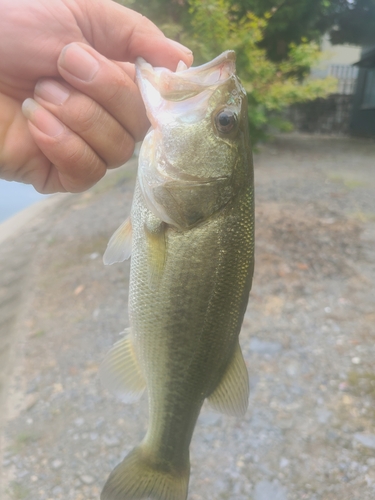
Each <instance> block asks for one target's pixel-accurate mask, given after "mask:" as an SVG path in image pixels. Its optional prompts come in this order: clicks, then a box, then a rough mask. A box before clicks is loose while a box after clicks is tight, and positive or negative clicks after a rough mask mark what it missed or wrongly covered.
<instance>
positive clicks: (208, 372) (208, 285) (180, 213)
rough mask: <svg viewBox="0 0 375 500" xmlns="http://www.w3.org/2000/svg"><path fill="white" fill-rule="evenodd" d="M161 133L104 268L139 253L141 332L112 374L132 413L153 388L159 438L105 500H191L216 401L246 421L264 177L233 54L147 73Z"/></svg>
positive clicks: (109, 365) (147, 153) (152, 431)
mask: <svg viewBox="0 0 375 500" xmlns="http://www.w3.org/2000/svg"><path fill="white" fill-rule="evenodd" d="M137 77H138V84H139V87H140V90H141V93H142V96H143V99H144V102H145V105H146V109H147V112H148V116H149V118H150V121H151V124H152V128H151V130H150V132H149V133H148V135H147V136H146V139H145V141H144V143H143V146H142V150H141V153H140V158H139V172H138V179H137V185H136V189H135V194H134V200H133V205H132V211H131V216H130V220H128V221H127V222H126V223H125V224H123V226H121V227H120V228H119V230H118V231H117V232H116V233H115V235H114V236H113V238H112V240H111V241H110V243H109V247H108V249H107V252H106V255H105V261H106V262H107V263H112V262H115V261H119V260H123V259H124V258H126V257H128V256H129V255H130V253H131V259H132V260H131V271H130V294H129V315H130V330H129V333H128V335H127V336H126V337H125V338H124V340H122V341H120V342H119V343H117V344H116V345H115V346H114V348H113V349H112V350H111V351H110V352H109V354H108V356H107V358H106V360H105V361H104V363H103V366H102V369H101V372H102V373H101V374H102V379H103V380H104V383H105V385H107V386H108V387H110V388H111V389H112V390H113V391H114V392H115V393H117V394H119V395H120V396H121V397H122V398H123V399H124V400H125V401H134V400H136V399H137V398H138V397H140V395H141V394H142V392H143V390H144V389H145V388H146V387H147V393H148V400H149V414H150V418H149V420H150V421H149V428H148V431H147V433H146V436H145V438H144V439H143V441H142V443H141V444H140V445H139V446H138V447H136V448H135V449H134V450H133V451H132V452H131V453H130V454H129V455H128V456H127V457H126V458H125V459H124V461H123V462H122V463H121V464H119V465H118V466H117V467H116V468H115V469H114V470H113V471H112V473H111V475H110V476H109V478H108V480H107V483H106V484H105V486H104V489H103V492H102V495H101V499H102V500H142V499H152V500H185V499H186V497H187V490H188V482H189V472H190V463H189V445H190V441H191V438H192V434H193V431H194V427H195V424H196V421H197V418H198V415H199V412H200V410H201V407H202V404H203V402H204V401H205V399H206V398H207V399H208V402H209V403H210V404H211V406H212V407H213V408H215V409H216V410H218V411H221V412H223V413H227V414H230V415H243V414H244V413H245V411H246V408H247V403H248V392H249V386H248V375H247V370H246V366H245V363H244V360H243V357H242V353H241V349H240V346H239V342H238V336H239V332H240V329H241V324H242V320H243V315H244V313H245V309H246V306H247V301H248V296H249V291H250V288H251V282H252V275H253V267H254V258H253V252H254V203H253V167H252V154H251V148H250V141H249V135H248V128H247V127H248V125H247V103H246V94H245V91H244V90H243V88H242V86H241V84H240V82H239V80H238V78H237V76H236V74H235V56H234V52H232V51H228V52H225V53H224V54H222V55H221V56H219V57H218V58H216V59H214V60H213V61H211V62H210V63H207V64H206V65H203V66H201V67H197V68H191V69H187V68H186V67H183V66H181V65H180V67H179V68H178V71H177V72H176V73H172V72H170V71H168V70H166V69H161V68H155V69H154V68H152V67H151V66H150V65H149V64H147V63H146V62H144V61H142V60H141V61H138V62H137Z"/></svg>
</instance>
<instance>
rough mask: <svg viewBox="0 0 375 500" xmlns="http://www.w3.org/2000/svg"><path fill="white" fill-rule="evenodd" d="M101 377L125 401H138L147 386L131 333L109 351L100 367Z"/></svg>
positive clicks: (105, 384)
mask: <svg viewBox="0 0 375 500" xmlns="http://www.w3.org/2000/svg"><path fill="white" fill-rule="evenodd" d="M99 376H100V379H101V381H102V383H103V385H104V387H106V389H108V390H109V391H110V392H112V393H113V394H115V396H117V397H118V398H119V399H121V401H123V402H124V403H133V402H135V401H137V400H138V399H139V398H140V397H141V396H142V394H143V391H144V390H145V388H146V382H145V380H144V377H143V375H142V372H141V368H140V366H139V363H138V360H137V357H136V353H135V350H134V346H133V342H132V339H131V336H130V334H128V335H126V336H125V337H124V338H123V339H121V340H119V341H118V342H116V344H114V346H113V347H112V348H111V349H110V351H109V352H108V353H107V355H106V357H105V358H104V361H103V363H102V364H101V366H100V369H99Z"/></svg>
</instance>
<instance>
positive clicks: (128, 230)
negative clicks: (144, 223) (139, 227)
mask: <svg viewBox="0 0 375 500" xmlns="http://www.w3.org/2000/svg"><path fill="white" fill-rule="evenodd" d="M131 253H132V223H131V219H130V217H128V218H127V219H126V220H125V222H123V223H122V224H121V226H120V227H119V228H118V229H117V230H116V231H115V232H114V233H113V235H112V237H111V239H110V240H109V242H108V245H107V249H106V251H105V252H104V256H103V262H104V264H105V265H111V264H114V263H115V262H123V261H124V260H126V259H128V258H129V257H130V255H131Z"/></svg>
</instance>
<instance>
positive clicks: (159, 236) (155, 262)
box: [144, 214, 166, 288]
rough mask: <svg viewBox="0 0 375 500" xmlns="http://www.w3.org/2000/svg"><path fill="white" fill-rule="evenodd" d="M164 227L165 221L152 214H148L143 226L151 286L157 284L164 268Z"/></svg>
mask: <svg viewBox="0 0 375 500" xmlns="http://www.w3.org/2000/svg"><path fill="white" fill-rule="evenodd" d="M165 228H166V225H165V223H164V222H163V221H161V220H160V219H158V218H157V217H154V216H153V215H152V214H150V215H149V218H148V220H147V221H146V223H145V226H144V231H145V237H146V245H147V261H148V265H149V268H150V273H149V276H150V286H151V288H154V287H155V286H157V284H158V283H159V281H160V278H161V275H162V273H163V270H164V265H165V259H166V242H165Z"/></svg>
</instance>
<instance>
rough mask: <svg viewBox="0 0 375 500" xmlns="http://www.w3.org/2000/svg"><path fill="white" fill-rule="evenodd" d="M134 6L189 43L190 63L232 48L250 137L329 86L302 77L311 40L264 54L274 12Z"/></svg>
mask: <svg viewBox="0 0 375 500" xmlns="http://www.w3.org/2000/svg"><path fill="white" fill-rule="evenodd" d="M146 4H147V5H146ZM128 5H129V2H128ZM135 6H136V7H137V9H138V10H140V11H141V12H142V13H143V14H145V15H147V16H149V17H151V19H152V20H153V21H154V22H156V24H158V25H159V26H160V28H161V29H162V30H163V31H164V32H165V33H166V34H167V36H170V37H171V38H174V39H176V40H178V41H180V42H181V43H183V44H185V45H187V46H188V47H190V48H191V49H192V50H193V52H194V60H195V64H200V63H204V62H206V61H209V60H211V59H213V58H214V57H216V56H217V55H218V54H220V53H221V52H223V51H225V50H228V49H233V50H235V51H236V54H237V72H238V74H239V76H240V78H241V81H242V83H243V85H244V87H245V89H246V91H247V94H248V100H249V123H250V131H251V135H252V139H253V141H254V142H256V141H258V140H259V139H261V138H263V137H264V136H265V135H266V132H267V130H268V129H269V127H270V126H275V127H277V128H279V129H280V128H281V129H284V130H285V129H288V128H289V127H290V124H289V123H288V122H287V121H285V120H283V119H281V113H280V112H281V111H282V110H283V109H284V108H285V107H286V106H288V105H290V104H293V103H296V102H303V101H308V100H311V99H315V98H317V97H324V96H326V95H327V94H328V93H329V92H330V91H333V90H334V86H335V81H334V80H332V79H326V80H312V79H309V78H307V79H306V75H307V74H308V72H309V69H310V67H311V66H312V65H313V64H314V63H316V62H317V60H318V58H319V56H320V52H319V47H318V45H317V44H316V43H315V42H310V41H308V40H307V39H306V38H299V39H298V38H296V40H295V41H291V42H290V43H289V45H288V51H287V55H286V56H285V57H284V58H282V59H281V60H276V61H275V60H272V58H270V57H269V54H268V51H267V48H266V47H265V46H264V43H263V42H264V40H265V33H266V32H267V28H268V26H269V24H270V22H271V19H272V17H273V15H275V13H274V12H270V11H268V12H265V13H264V14H262V15H257V14H256V13H254V12H252V11H249V10H244V9H242V10H241V6H240V5H239V4H234V3H233V2H232V1H231V0H175V1H172V2H171V1H169V2H167V1H166V0H153V1H151V0H148V1H146V0H138V1H137V3H136V4H133V5H131V7H133V8H134V7H135ZM151 6H152V8H151Z"/></svg>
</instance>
